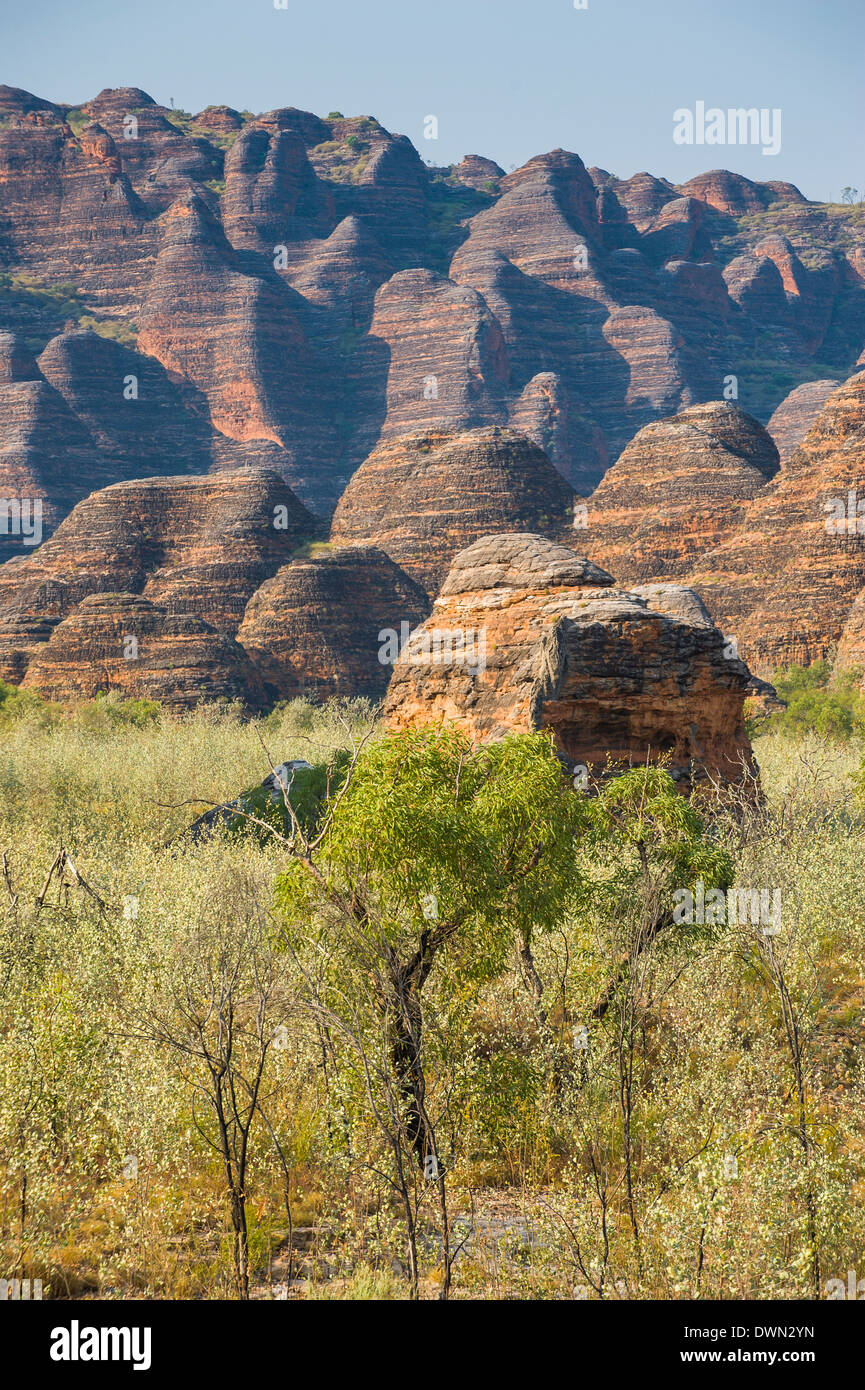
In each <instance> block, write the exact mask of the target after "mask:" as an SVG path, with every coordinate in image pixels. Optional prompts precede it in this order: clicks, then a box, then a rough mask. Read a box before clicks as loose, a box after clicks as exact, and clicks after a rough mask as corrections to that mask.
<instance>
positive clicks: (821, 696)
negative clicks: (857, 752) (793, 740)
mask: <svg viewBox="0 0 865 1390" xmlns="http://www.w3.org/2000/svg"><path fill="white" fill-rule="evenodd" d="M831 677H832V671H831V667H830V665H829V663H828V662H827V661H812V663H811V665H810V666H805V667H803V666H789V667H787V668H786V669H784V670H780V671H776V673H775V677H774V685H775V689H776V690H777V691H778V694H779V695H780V697H781V699H782V700H785V701H786V702H787V708H786V709H785V710H783V711H780V712H778V713H777V714H774V715H772V718H771V720H770V721H769V726H770V728H771V729H773V730H775V731H778V732H784V733H788V734H793V735H795V736H801V735H802V734H804V733H806V732H809V731H814V732H816V733H818V734H823V735H824V736H825V737H827V738H831V739H849V738H851V737H852V736H853V735H854V734H855V735H861V734H865V696H863V694H862V691H861V689H860V688H859V687H860V683H861V680H862V672H861V671H860V670H858V669H855V668H851V669H850V670H848V671H844V672H843V673H842V674H841V675H839V676H837V677H836V678H835V679H834V680H832V678H831Z"/></svg>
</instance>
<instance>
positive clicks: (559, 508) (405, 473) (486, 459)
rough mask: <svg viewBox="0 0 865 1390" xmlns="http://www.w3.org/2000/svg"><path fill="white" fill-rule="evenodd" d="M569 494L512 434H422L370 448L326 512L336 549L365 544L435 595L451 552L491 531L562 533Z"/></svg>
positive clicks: (533, 449) (534, 450) (568, 517)
mask: <svg viewBox="0 0 865 1390" xmlns="http://www.w3.org/2000/svg"><path fill="white" fill-rule="evenodd" d="M572 525H573V493H572V491H571V489H570V488H569V487H568V485H567V483H565V481H564V480H563V479H562V478H561V477H560V476H559V474H558V473H557V472H556V470H555V469H554V468H553V467H552V465H551V463H550V461H549V459H548V458H547V457H546V455H545V454H544V453H543V452H542V451H541V450H540V449H539V448H538V447H537V445H535V444H533V443H531V441H530V440H528V439H526V438H525V437H524V436H523V435H519V434H517V433H516V432H515V431H513V430H509V429H499V428H497V427H493V428H491V429H479V430H468V431H465V432H460V433H448V432H447V431H433V430H428V431H424V432H419V433H416V434H410V435H405V436H403V437H402V438H399V439H394V440H392V441H390V442H389V443H387V444H383V445H381V447H380V448H378V449H376V450H375V451H374V452H373V453H372V454H371V455H370V457H369V458H368V459H367V460H366V462H365V463H364V464H363V465H362V467H361V468H359V469H358V471H357V473H356V474H355V475H354V477H353V478H352V480H351V482H350V484H349V486H348V487H347V488H346V491H345V493H344V494H343V496H342V498H341V500H340V503H339V505H338V507H337V509H336V512H335V513H334V517H333V525H332V528H331V539H332V540H333V541H335V542H336V543H337V544H338V545H347V544H353V543H359V542H368V543H370V544H372V545H376V546H378V547H379V548H380V549H382V550H384V551H385V552H386V554H388V555H389V556H390V557H391V559H392V560H394V561H396V563H397V564H398V565H401V566H402V568H403V569H404V570H405V571H406V572H407V573H408V574H410V575H411V576H412V578H414V579H416V580H417V581H418V582H419V583H420V584H422V585H423V586H424V588H425V589H426V590H427V592H428V593H429V594H434V593H435V592H436V591H437V589H438V587H439V585H440V584H441V582H442V580H443V579H444V577H445V575H446V573H447V570H448V566H449V565H450V562H451V560H452V559H453V557H454V555H455V554H456V553H457V552H458V551H459V550H462V549H463V548H464V547H465V546H466V545H468V544H470V543H471V542H472V541H474V540H476V539H477V538H478V536H481V535H484V534H486V533H487V532H489V531H490V530H491V529H498V530H501V531H506V530H510V529H512V528H513V527H514V526H531V527H533V528H534V529H536V530H542V531H545V532H546V533H547V534H549V535H552V536H560V535H562V534H563V533H564V532H566V531H567V529H568V527H569V526H572Z"/></svg>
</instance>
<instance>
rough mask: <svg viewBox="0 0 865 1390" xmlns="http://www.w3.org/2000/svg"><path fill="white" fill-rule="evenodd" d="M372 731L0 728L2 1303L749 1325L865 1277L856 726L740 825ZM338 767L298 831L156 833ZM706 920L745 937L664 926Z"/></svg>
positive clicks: (96, 714)
mask: <svg viewBox="0 0 865 1390" xmlns="http://www.w3.org/2000/svg"><path fill="white" fill-rule="evenodd" d="M7 695H8V692H7ZM4 710H5V713H4ZM372 722H373V721H372V715H371V711H370V710H369V708H368V707H367V706H364V705H362V704H360V703H355V704H343V705H330V706H326V707H324V708H314V707H312V706H309V705H306V704H303V703H302V702H299V701H298V702H293V703H292V704H290V705H287V706H285V707H284V708H283V709H280V710H278V711H276V712H275V713H274V714H272V715H271V716H269V717H268V718H267V719H265V720H262V721H257V722H244V720H243V719H242V718H241V717H240V716H239V715H238V713H237V712H236V711H233V710H232V709H221V710H218V709H209V710H208V709H203V710H201V711H199V712H198V713H196V714H194V715H190V716H188V717H185V718H183V719H180V720H178V719H171V718H169V717H168V716H166V715H164V714H162V713H161V712H160V711H158V710H156V709H154V708H153V707H150V706H146V705H142V704H140V703H139V704H131V705H127V706H124V705H122V704H119V703H117V702H114V701H111V700H101V701H97V702H95V703H93V704H89V705H86V706H81V707H80V708H79V709H77V710H74V711H70V710H66V711H58V710H55V709H51V708H50V707H47V706H43V705H41V704H40V702H38V701H35V700H23V701H17V702H16V698H15V697H14V696H11V695H8V698H7V699H6V700H5V701H4V702H0V851H2V854H3V860H2V881H0V1034H2V1046H0V1276H2V1277H6V1278H13V1277H29V1278H41V1279H42V1280H43V1286H44V1291H45V1292H44V1296H45V1297H50V1296H52V1295H54V1296H69V1295H72V1296H80V1297H87V1296H98V1297H103V1298H106V1297H107V1298H139V1297H141V1298H145V1297H146V1298H168V1299H187V1298H236V1297H244V1298H245V1297H252V1298H273V1297H289V1298H362V1299H371V1298H374V1299H378V1298H389V1299H399V1298H409V1297H412V1296H418V1297H421V1298H434V1297H442V1296H449V1297H451V1298H492V1297H494V1298H501V1297H504V1298H520V1299H522V1298H532V1299H535V1298H544V1299H546V1298H575V1297H576V1298H588V1299H596V1298H605V1299H652V1298H660V1299H678V1298H693V1297H699V1298H707V1299H717V1298H726V1299H739V1298H756V1299H775V1298H800V1297H806V1298H813V1297H822V1298H825V1297H827V1296H830V1294H831V1292H832V1289H833V1287H834V1286H833V1284H832V1282H831V1281H833V1280H837V1279H842V1280H845V1281H846V1279H847V1271H848V1270H851V1269H852V1270H855V1271H857V1275H865V1203H863V1196H865V1118H863V1117H865V1075H863V1065H862V1056H863V1053H862V1042H863V1032H865V1028H863V991H865V973H863V962H865V806H863V802H862V799H861V785H862V773H861V765H862V756H863V748H862V743H861V738H860V736H859V733H858V731H856V730H855V729H854V731H853V732H852V733H850V732H849V731H847V733H848V736H846V737H843V738H839V737H836V736H835V735H834V734H833V733H831V732H830V733H826V732H822V733H818V732H816V731H815V730H814V729H813V728H808V727H807V726H803V727H800V728H796V729H792V730H791V729H789V728H783V729H781V730H776V731H770V732H767V733H764V734H762V735H761V736H760V737H758V738H757V739H756V741H755V750H756V754H757V757H758V760H759V763H760V766H761V773H762V787H763V795H764V799H763V801H762V803H754V802H749V801H748V800H747V798H741V799H740V800H739V801H738V802H735V801H734V802H732V803H731V802H730V800H729V799H727V800H720V801H712V800H709V799H707V798H706V797H703V798H701V799H700V800H699V801H694V802H689V801H687V800H686V799H685V798H683V797H681V796H680V795H679V794H678V793H677V792H676V791H675V790H674V788H673V784H672V782H671V780H670V779H669V777H668V776H667V775H666V773H664V772H663V771H654V770H648V771H647V770H641V769H636V770H631V771H629V772H626V773H624V774H623V775H622V776H620V777H613V778H606V779H605V780H604V781H603V784H602V785H598V786H594V785H593V786H592V787H590V789H589V794H582V793H579V792H576V793H575V792H574V791H573V789H572V788H571V786H570V784H569V783H568V782H566V781H564V780H563V778H562V776H561V772H560V769H559V765H558V763H557V761H556V759H555V757H554V756H553V754H552V751H551V750H550V748H549V745H548V744H547V743H546V742H545V740H544V739H543V737H539V736H536V737H533V738H525V739H511V740H508V741H507V742H506V744H505V745H504V746H503V748H502V749H501V750H499V751H498V752H495V753H491V754H483V753H482V754H477V753H472V752H471V750H468V749H467V748H466V747H465V746H463V745H462V744H461V742H460V740H459V739H458V738H456V737H455V736H453V735H443V734H434V733H419V734H415V735H409V736H401V737H400V738H387V737H386V736H384V735H383V733H382V732H381V731H380V730H377V729H375V728H373V727H372ZM370 730H372V732H370ZM364 739H366V741H365V742H364V741H363V740H364ZM357 748H360V753H359V759H358V762H357V766H356V768H355V772H354V774H353V775H352V778H351V779H350V780H349V782H348V785H347V786H346V784H345V783H344V781H343V780H342V778H341V777H339V778H338V777H336V776H335V777H334V781H333V786H332V794H333V796H332V807H331V811H332V813H331V814H330V815H329V816H328V814H327V810H326V808H323V810H322V812H321V814H320V816H319V818H318V819H317V820H314V821H305V822H304V823H303V824H302V825H301V824H300V823H297V824H294V825H292V823H291V821H290V820H289V822H288V833H287V834H286V833H284V832H285V830H286V823H285V820H284V818H282V813H281V814H280V817H278V818H276V820H275V821H274V823H275V824H276V825H277V827H278V828H280V833H279V834H272V833H270V832H269V830H268V828H267V826H265V825H264V824H260V823H258V822H256V823H254V824H250V825H249V826H248V827H247V828H246V829H244V830H240V831H238V830H237V829H235V830H233V831H229V830H221V831H218V832H217V833H215V834H213V835H210V836H207V837H204V838H202V839H200V840H198V841H194V840H192V839H190V838H189V837H188V836H185V835H184V834H183V833H182V832H183V831H184V828H185V827H187V826H188V825H189V824H190V822H191V821H192V820H194V819H195V817H196V816H197V815H198V814H200V812H201V811H202V810H204V809H206V807H207V806H208V805H210V804H213V803H218V802H221V801H223V800H227V799H231V798H233V797H235V796H236V795H237V794H238V792H239V791H240V790H242V789H243V788H247V787H251V786H253V785H255V784H257V783H259V782H260V781H261V780H262V778H263V777H264V776H265V775H266V774H267V772H268V771H269V769H270V766H271V764H275V763H279V762H281V761H283V760H286V759H291V758H299V759H305V760H307V761H308V762H310V763H319V762H328V760H330V759H331V758H332V757H333V755H334V754H335V753H336V752H337V751H338V750H340V749H348V750H349V752H351V751H352V750H353V749H357ZM730 888H733V889H736V888H742V889H745V890H748V891H750V890H752V889H753V890H759V892H761V893H762V892H765V893H768V895H769V899H768V900H769V901H770V902H771V903H775V902H776V901H780V905H781V906H780V916H779V917H778V919H777V921H776V920H775V919H774V918H773V919H772V920H771V922H769V921H768V919H766V918H765V916H764V917H763V918H761V919H760V920H757V921H753V920H750V919H748V920H744V921H741V920H738V919H736V915H735V913H733V914H731V913H730V912H729V911H727V913H726V916H725V917H724V920H720V921H717V920H716V921H706V920H703V921H699V920H691V921H688V920H684V921H683V920H681V912H679V913H677V912H676V911H675V910H674V905H679V906H681V903H682V901H683V900H684V901H686V902H687V901H688V899H687V894H688V893H691V894H700V893H701V894H702V895H703V897H705V895H706V894H709V893H711V892H712V891H713V890H714V893H715V895H716V897H715V901H716V902H718V903H720V902H722V901H724V902H727V901H728V900H729V894H728V891H727V890H728V889H730ZM776 890H777V892H779V893H780V899H776V898H775V897H774V894H775V893H776ZM683 893H684V894H685V897H684V899H683ZM764 901H765V899H764ZM703 915H705V914H703ZM716 915H717V914H716ZM721 915H722V916H723V914H721ZM731 917H732V918H733V919H734V920H731Z"/></svg>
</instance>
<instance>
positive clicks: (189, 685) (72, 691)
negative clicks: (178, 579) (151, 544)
mask: <svg viewBox="0 0 865 1390" xmlns="http://www.w3.org/2000/svg"><path fill="white" fill-rule="evenodd" d="M132 644H134V645H132ZM21 684H22V685H23V686H24V687H25V688H26V689H31V690H37V691H38V692H39V694H40V695H42V696H44V697H45V698H46V699H49V700H81V699H92V698H93V697H94V696H96V695H97V694H99V693H100V692H106V691H117V693H118V694H120V695H122V696H125V697H134V698H137V699H142V698H143V699H150V700H158V701H159V702H160V703H161V704H164V705H166V706H167V707H168V708H169V709H173V710H175V711H179V710H184V709H192V708H193V707H194V706H195V705H197V704H198V703H199V702H200V701H201V700H231V701H237V702H239V703H240V704H242V705H243V706H244V707H245V708H246V709H248V710H257V709H261V708H263V706H264V704H265V703H266V701H265V695H264V691H263V688H262V686H261V683H260V681H259V679H258V675H257V672H256V671H255V669H254V667H253V666H252V664H251V663H250V661H249V660H248V658H247V656H246V653H245V652H244V650H243V648H242V647H241V646H239V645H238V643H237V642H235V641H234V640H233V639H232V638H231V637H229V636H228V634H227V633H225V632H219V631H217V630H216V629H215V628H214V627H212V626H211V625H210V624H209V623H205V622H202V620H201V619H200V618H196V617H193V616H192V615H191V614H188V613H170V612H168V611H167V609H166V608H165V607H163V606H161V605H159V604H154V603H151V602H150V601H149V600H148V599H146V598H142V597H141V596H140V595H139V594H91V595H90V596H89V597H88V598H85V599H82V601H81V603H80V604H79V605H78V607H77V608H75V609H74V610H73V612H72V613H70V615H69V616H68V617H67V618H64V619H63V620H62V621H61V622H60V623H59V624H58V625H57V627H55V628H54V629H53V631H52V632H51V636H50V638H49V640H48V641H47V642H46V643H44V644H43V645H42V646H40V647H39V648H38V649H37V650H36V651H35V653H34V655H33V657H32V660H31V661H30V663H29V665H28V668H27V671H26V674H25V676H24V679H23V681H22V682H21Z"/></svg>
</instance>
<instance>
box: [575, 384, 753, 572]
mask: <svg viewBox="0 0 865 1390" xmlns="http://www.w3.org/2000/svg"><path fill="white" fill-rule="evenodd" d="M777 471H778V451H777V449H776V448H775V445H774V444H773V442H772V440H771V438H770V436H769V434H768V433H767V431H766V430H765V429H764V428H763V426H762V425H761V424H759V423H758V421H756V420H754V419H752V418H751V416H750V415H746V414H745V412H744V411H742V410H739V409H738V407H737V406H734V405H732V404H730V403H729V402H728V401H712V402H709V403H708V404H706V405H694V406H691V407H689V409H688V410H684V411H682V413H681V414H680V415H674V416H673V417H672V418H671V419H669V420H659V421H658V422H657V424H652V425H645V426H644V427H643V429H641V430H640V432H639V434H638V435H636V437H635V438H634V439H633V440H632V441H631V443H630V444H629V445H628V447H627V448H626V449H625V451H624V452H623V453H622V454H621V455H620V456H619V458H618V459H617V460H616V462H615V464H614V465H613V466H612V468H610V469H609V470H608V472H607V473H606V474H605V475H604V477H603V479H602V480H601V482H600V484H599V486H598V487H597V489H596V490H595V492H594V493H593V495H592V497H591V499H590V501H589V504H588V529H587V532H586V536H585V541H584V544H585V547H586V552H587V554H589V555H590V556H591V558H592V559H593V560H595V561H596V562H597V564H599V565H602V566H603V567H604V568H605V569H609V570H610V571H612V572H613V573H615V574H616V575H617V576H618V578H619V579H621V580H622V581H623V582H626V583H628V584H631V583H645V582H646V581H649V580H659V579H662V578H665V577H681V576H683V575H686V574H687V573H688V572H689V571H690V569H691V568H692V566H693V564H694V561H695V559H696V558H697V557H698V556H700V555H702V554H703V553H705V552H706V551H707V550H711V549H713V548H714V547H715V546H717V545H718V544H719V543H720V542H721V540H722V539H723V538H724V537H725V536H727V535H729V534H730V533H731V532H732V531H734V530H735V529H736V527H737V525H739V523H740V522H741V521H742V520H743V518H744V517H745V515H746V510H747V506H748V503H749V502H750V500H751V498H753V497H755V496H756V495H757V493H759V492H760V491H761V489H762V488H764V487H765V486H766V484H767V483H768V482H769V481H770V479H771V478H772V477H773V476H774V475H775V473H776V472H777Z"/></svg>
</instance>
